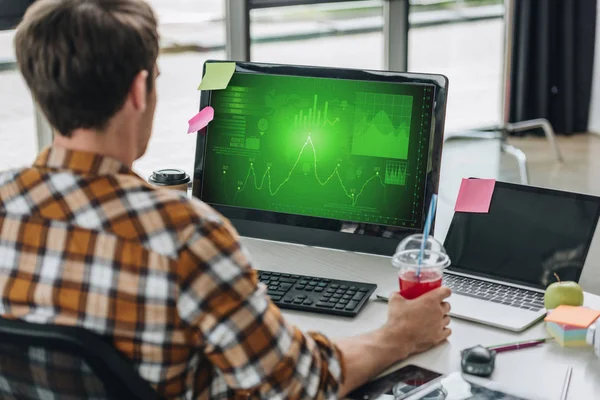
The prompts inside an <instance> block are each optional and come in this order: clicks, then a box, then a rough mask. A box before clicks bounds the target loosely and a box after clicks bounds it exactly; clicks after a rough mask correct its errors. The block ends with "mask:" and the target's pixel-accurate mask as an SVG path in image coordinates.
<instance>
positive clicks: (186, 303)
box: [177, 219, 344, 399]
mask: <svg viewBox="0 0 600 400" xmlns="http://www.w3.org/2000/svg"><path fill="white" fill-rule="evenodd" d="M180 263H181V264H183V265H182V267H183V268H184V269H185V268H187V269H188V272H187V273H186V275H187V277H186V279H185V280H184V281H183V282H182V284H181V293H180V296H179V300H178V304H177V308H178V312H179V314H180V317H181V318H182V319H183V321H185V322H186V323H187V324H190V325H192V326H195V327H198V329H199V331H200V333H201V335H202V337H203V339H204V342H205V354H206V357H208V359H209V360H210V362H211V363H212V364H213V365H214V366H215V368H217V369H218V370H219V371H220V373H221V374H222V376H223V378H224V380H225V382H226V384H227V385H228V387H229V388H230V389H232V390H235V391H238V390H239V391H250V392H252V394H253V396H255V395H256V396H259V397H261V398H265V399H267V398H268V399H272V398H281V399H283V398H285V399H302V398H320V399H335V398H337V395H338V389H339V384H340V382H342V379H343V376H344V372H343V360H342V354H341V352H340V351H339V349H338V348H337V347H336V346H335V345H334V344H333V343H332V342H331V341H329V340H328V339H327V338H325V337H324V336H322V335H319V334H304V333H302V332H301V331H300V330H299V329H298V328H296V327H295V326H292V325H291V324H289V323H287V322H286V321H285V319H284V318H283V316H282V315H281V312H280V310H279V308H278V307H277V306H275V305H274V304H273V303H272V302H271V301H270V299H269V298H268V296H267V295H266V293H265V290H264V289H263V288H262V285H259V284H258V280H257V276H256V271H254V270H253V269H252V268H251V266H250V262H249V257H248V256H247V253H246V252H245V250H244V249H243V248H242V246H241V244H240V242H239V240H238V236H237V233H236V232H235V230H234V229H233V227H231V225H230V224H229V223H228V222H227V221H223V220H220V219H214V220H210V221H207V222H204V223H202V224H201V225H200V227H199V228H197V231H196V232H194V233H193V234H192V236H191V238H190V239H189V241H188V242H187V246H186V248H185V249H183V250H182V252H181V258H180ZM192 266H193V267H192Z"/></svg>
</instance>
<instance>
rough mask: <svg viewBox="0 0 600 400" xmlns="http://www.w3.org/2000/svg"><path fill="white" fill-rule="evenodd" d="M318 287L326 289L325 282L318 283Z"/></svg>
mask: <svg viewBox="0 0 600 400" xmlns="http://www.w3.org/2000/svg"><path fill="white" fill-rule="evenodd" d="M319 286H321V287H323V288H324V287H327V284H326V283H325V282H319Z"/></svg>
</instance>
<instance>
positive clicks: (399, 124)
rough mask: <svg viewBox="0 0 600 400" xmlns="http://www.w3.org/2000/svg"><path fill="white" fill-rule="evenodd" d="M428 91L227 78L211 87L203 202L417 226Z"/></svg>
mask: <svg viewBox="0 0 600 400" xmlns="http://www.w3.org/2000/svg"><path fill="white" fill-rule="evenodd" d="M432 97H433V88H432V87H430V86H428V85H409V84H398V83H387V82H371V81H355V80H343V79H332V78H312V77H311V78H308V77H295V76H279V75H262V74H244V73H236V74H234V76H233V78H232V80H231V82H230V83H229V86H228V87H227V89H225V90H218V91H213V92H212V93H211V99H210V104H211V106H212V107H213V108H214V109H215V118H214V120H213V121H212V122H211V124H210V125H209V128H208V131H207V138H206V141H207V142H206V154H205V166H204V176H203V184H202V199H203V200H204V201H206V202H208V203H212V204H218V205H226V206H232V207H243V208H248V209H257V210H264V211H271V212H279V213H287V214H298V215H305V216H312V217H322V218H330V219H335V220H341V221H353V222H364V223H374V224H383V225H393V226H404V227H415V226H416V227H419V226H420V224H421V219H422V209H423V195H424V191H425V183H426V173H427V162H428V149H429V140H430V123H431V117H430V116H431V103H432V101H431V98H432Z"/></svg>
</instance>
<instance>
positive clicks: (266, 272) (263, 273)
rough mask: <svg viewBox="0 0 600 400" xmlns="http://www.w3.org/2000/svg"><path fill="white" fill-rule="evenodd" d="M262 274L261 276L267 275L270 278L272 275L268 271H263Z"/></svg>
mask: <svg viewBox="0 0 600 400" xmlns="http://www.w3.org/2000/svg"><path fill="white" fill-rule="evenodd" d="M260 274H261V275H265V276H269V275H271V273H270V272H268V271H262V272H261V273H260Z"/></svg>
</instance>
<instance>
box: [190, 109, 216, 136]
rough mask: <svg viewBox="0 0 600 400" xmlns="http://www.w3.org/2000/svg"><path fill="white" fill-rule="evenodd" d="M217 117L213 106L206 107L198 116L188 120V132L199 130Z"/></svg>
mask: <svg viewBox="0 0 600 400" xmlns="http://www.w3.org/2000/svg"><path fill="white" fill-rule="evenodd" d="M213 118H215V110H214V108H212V107H211V106H208V107H204V108H203V109H202V111H200V112H199V113H198V114H196V116H195V117H194V118H192V119H190V120H189V121H188V123H189V124H190V127H189V129H188V133H192V132H198V131H199V130H200V129H202V128H204V127H205V126H206V125H208V123H209V122H210V121H212V120H213Z"/></svg>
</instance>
